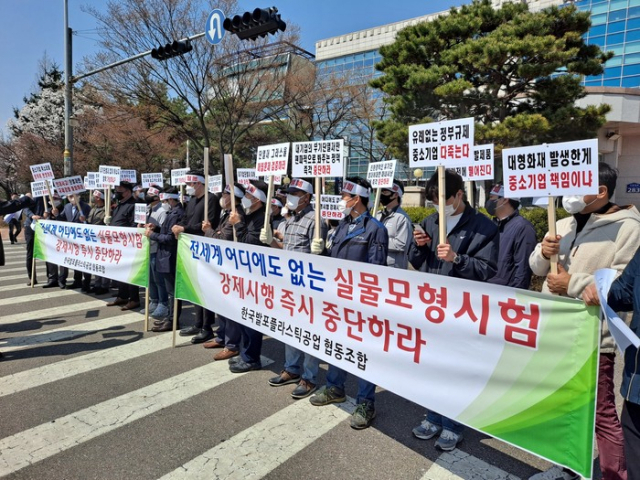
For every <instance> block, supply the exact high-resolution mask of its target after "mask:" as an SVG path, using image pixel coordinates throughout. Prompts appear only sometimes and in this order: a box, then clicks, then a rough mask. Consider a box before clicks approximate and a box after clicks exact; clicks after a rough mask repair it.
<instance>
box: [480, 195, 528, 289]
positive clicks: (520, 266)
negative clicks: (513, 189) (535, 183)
mask: <svg viewBox="0 0 640 480" xmlns="http://www.w3.org/2000/svg"><path fill="white" fill-rule="evenodd" d="M519 206H520V202H519V201H518V199H515V198H504V187H503V186H502V185H500V184H498V185H496V186H494V187H493V189H492V190H491V192H490V193H489V199H488V200H487V201H486V203H485V209H486V210H487V213H488V214H489V215H491V216H492V217H493V220H494V221H495V222H496V224H497V225H498V231H499V233H500V254H499V255H498V273H496V275H495V276H494V277H491V278H490V279H489V283H494V284H496V285H507V286H509V287H514V288H523V289H525V290H528V289H529V286H530V285H531V267H529V256H530V255H531V252H533V249H534V248H535V247H536V243H537V242H536V230H535V228H533V225H532V224H531V222H530V221H529V220H527V219H526V218H523V217H522V216H520V213H519V212H518V207H519Z"/></svg>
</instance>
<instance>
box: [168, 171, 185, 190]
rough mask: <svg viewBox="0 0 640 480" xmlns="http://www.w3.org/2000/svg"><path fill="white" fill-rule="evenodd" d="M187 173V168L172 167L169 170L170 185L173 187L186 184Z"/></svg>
mask: <svg viewBox="0 0 640 480" xmlns="http://www.w3.org/2000/svg"><path fill="white" fill-rule="evenodd" d="M187 173H189V169H188V168H174V169H173V170H171V185H172V186H174V187H180V186H182V185H186V183H185V177H186V176H187Z"/></svg>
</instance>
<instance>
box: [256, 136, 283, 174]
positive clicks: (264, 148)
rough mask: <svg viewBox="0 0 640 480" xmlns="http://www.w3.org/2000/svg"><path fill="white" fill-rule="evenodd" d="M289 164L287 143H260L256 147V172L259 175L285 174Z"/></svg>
mask: <svg viewBox="0 0 640 480" xmlns="http://www.w3.org/2000/svg"><path fill="white" fill-rule="evenodd" d="M288 164H289V143H277V144H274V145H261V146H259V147H258V154H257V159H256V173H257V175H260V176H261V177H265V176H269V175H286V174H287V165H288Z"/></svg>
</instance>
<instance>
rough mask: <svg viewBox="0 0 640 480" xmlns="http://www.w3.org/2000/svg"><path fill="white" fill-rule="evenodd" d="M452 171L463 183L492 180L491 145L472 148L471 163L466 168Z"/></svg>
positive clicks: (457, 168)
mask: <svg viewBox="0 0 640 480" xmlns="http://www.w3.org/2000/svg"><path fill="white" fill-rule="evenodd" d="M454 170H455V171H456V172H457V173H458V175H460V176H461V177H462V179H463V180H464V181H465V182H479V181H482V180H493V174H494V165H493V143H490V144H488V145H477V146H475V147H473V163H472V164H471V165H468V166H466V167H456V168H454Z"/></svg>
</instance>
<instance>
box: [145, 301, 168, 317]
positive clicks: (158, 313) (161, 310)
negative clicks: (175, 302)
mask: <svg viewBox="0 0 640 480" xmlns="http://www.w3.org/2000/svg"><path fill="white" fill-rule="evenodd" d="M149 311H150V312H153V313H152V314H151V316H152V317H153V318H164V317H166V316H167V315H169V309H168V308H167V306H166V305H165V304H164V303H159V304H158V306H157V307H156V308H155V309H154V310H151V307H149Z"/></svg>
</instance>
